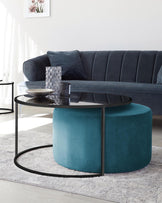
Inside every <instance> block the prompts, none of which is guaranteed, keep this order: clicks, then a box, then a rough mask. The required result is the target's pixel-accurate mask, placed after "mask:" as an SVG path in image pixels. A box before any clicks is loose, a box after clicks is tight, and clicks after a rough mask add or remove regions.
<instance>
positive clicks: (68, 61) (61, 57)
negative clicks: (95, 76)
mask: <svg viewBox="0 0 162 203" xmlns="http://www.w3.org/2000/svg"><path fill="white" fill-rule="evenodd" d="M47 55H48V58H49V61H50V64H51V66H61V67H62V79H63V80H86V74H85V71H84V68H83V66H82V62H81V59H80V55H79V52H78V51H77V50H76V51H61V52H53V51H48V52H47Z"/></svg>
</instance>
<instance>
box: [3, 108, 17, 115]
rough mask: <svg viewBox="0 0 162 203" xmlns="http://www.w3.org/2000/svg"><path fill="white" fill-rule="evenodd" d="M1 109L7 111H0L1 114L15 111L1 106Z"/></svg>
mask: <svg viewBox="0 0 162 203" xmlns="http://www.w3.org/2000/svg"><path fill="white" fill-rule="evenodd" d="M0 111H5V112H0V114H8V113H13V112H14V111H13V109H8V108H0Z"/></svg>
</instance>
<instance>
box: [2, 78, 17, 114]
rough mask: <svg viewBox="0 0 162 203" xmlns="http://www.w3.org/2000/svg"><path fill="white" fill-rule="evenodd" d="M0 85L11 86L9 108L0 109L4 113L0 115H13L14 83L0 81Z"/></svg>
mask: <svg viewBox="0 0 162 203" xmlns="http://www.w3.org/2000/svg"><path fill="white" fill-rule="evenodd" d="M0 85H11V87H12V93H11V108H0V111H5V112H0V114H8V113H13V112H14V82H2V80H0Z"/></svg>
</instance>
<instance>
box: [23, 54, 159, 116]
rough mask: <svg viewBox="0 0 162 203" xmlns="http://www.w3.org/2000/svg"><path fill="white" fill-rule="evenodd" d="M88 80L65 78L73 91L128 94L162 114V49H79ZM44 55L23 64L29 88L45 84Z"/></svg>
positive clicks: (48, 63)
mask: <svg viewBox="0 0 162 203" xmlns="http://www.w3.org/2000/svg"><path fill="white" fill-rule="evenodd" d="M79 54H80V58H81V61H82V64H83V67H84V70H85V72H86V74H87V80H68V82H70V83H71V85H72V91H73V92H76V91H80V92H96V93H105V94H107V93H111V94H120V95H126V96H130V97H132V99H133V102H134V103H140V104H144V105H146V106H149V107H150V108H151V109H152V111H153V114H154V115H162V85H161V84H157V74H158V72H159V70H160V67H161V65H162V51H80V52H79ZM46 66H50V62H49V59H48V56H47V55H43V56H39V57H36V58H33V59H30V60H28V61H25V62H24V64H23V71H24V74H25V76H26V78H27V79H28V81H27V82H26V83H25V84H26V86H27V87H28V88H40V87H42V88H43V87H44V84H45V83H44V81H45V67H46Z"/></svg>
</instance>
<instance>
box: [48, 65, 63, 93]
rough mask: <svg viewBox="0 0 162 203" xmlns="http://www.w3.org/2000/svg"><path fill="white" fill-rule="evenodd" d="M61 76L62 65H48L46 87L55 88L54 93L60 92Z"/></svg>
mask: <svg viewBox="0 0 162 203" xmlns="http://www.w3.org/2000/svg"><path fill="white" fill-rule="evenodd" d="M61 77H62V68H61V66H56V67H50V66H49V67H46V88H48V89H52V90H54V94H59V92H60V83H61Z"/></svg>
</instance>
